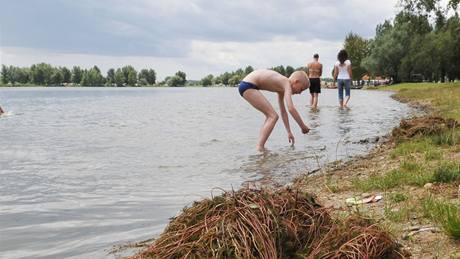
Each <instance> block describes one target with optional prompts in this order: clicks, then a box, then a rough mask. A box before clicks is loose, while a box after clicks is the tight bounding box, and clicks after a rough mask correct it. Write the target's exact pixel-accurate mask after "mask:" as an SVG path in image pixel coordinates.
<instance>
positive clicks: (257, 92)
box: [238, 69, 310, 151]
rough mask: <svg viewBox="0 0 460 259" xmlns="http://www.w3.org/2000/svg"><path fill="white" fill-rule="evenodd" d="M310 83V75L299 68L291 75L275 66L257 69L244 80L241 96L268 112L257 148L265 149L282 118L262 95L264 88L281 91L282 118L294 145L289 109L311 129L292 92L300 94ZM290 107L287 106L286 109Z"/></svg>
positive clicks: (293, 115) (303, 130)
mask: <svg viewBox="0 0 460 259" xmlns="http://www.w3.org/2000/svg"><path fill="white" fill-rule="evenodd" d="M309 86H310V81H309V80H308V76H307V74H306V73H305V72H303V71H296V72H294V73H292V74H291V76H290V77H289V78H287V77H285V76H283V75H281V74H280V73H278V72H275V71H273V70H266V69H262V70H256V71H253V72H251V73H249V74H248V75H247V76H246V77H245V78H244V79H243V81H241V82H240V85H239V87H238V90H239V92H240V95H241V97H243V98H244V99H245V100H246V101H248V102H249V103H250V104H251V105H252V106H253V107H254V108H256V109H257V110H259V111H260V112H262V113H263V114H264V115H265V122H264V124H263V125H262V128H261V129H260V136H259V142H258V144H257V150H259V151H263V150H264V149H265V142H267V139H268V137H269V136H270V133H271V132H272V130H273V128H274V127H275V124H276V122H277V121H278V118H279V115H278V114H277V113H276V112H275V109H273V107H272V105H271V104H270V103H269V102H268V100H267V99H266V98H265V97H264V96H263V95H262V93H261V90H265V91H268V92H274V93H277V94H278V104H279V107H280V113H281V118H282V120H283V123H284V127H285V128H286V131H287V134H288V140H289V142H290V143H291V144H292V145H294V135H293V134H292V132H291V127H290V126H289V118H288V113H287V111H289V113H290V114H291V116H292V118H294V120H295V121H296V122H297V124H298V125H299V127H300V129H301V130H302V133H303V134H307V133H308V132H309V131H310V129H309V128H308V127H307V125H305V123H304V122H303V120H302V117H301V116H300V114H299V112H297V109H296V108H295V106H294V103H293V102H292V95H294V94H300V93H301V92H302V91H304V90H306V89H307V88H308V87H309ZM286 107H287V109H286Z"/></svg>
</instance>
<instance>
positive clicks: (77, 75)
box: [70, 66, 83, 84]
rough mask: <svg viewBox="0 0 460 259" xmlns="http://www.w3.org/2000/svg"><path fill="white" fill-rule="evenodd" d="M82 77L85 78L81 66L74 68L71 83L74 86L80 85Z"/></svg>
mask: <svg viewBox="0 0 460 259" xmlns="http://www.w3.org/2000/svg"><path fill="white" fill-rule="evenodd" d="M82 76H83V71H82V69H81V68H80V67H79V66H74V67H73V68H72V76H71V77H70V81H71V82H72V83H74V84H80V83H81V79H82Z"/></svg>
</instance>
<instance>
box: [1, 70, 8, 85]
mask: <svg viewBox="0 0 460 259" xmlns="http://www.w3.org/2000/svg"><path fill="white" fill-rule="evenodd" d="M1 76H2V78H1V81H2V84H5V85H6V84H8V82H9V71H8V67H7V66H5V65H2V70H1Z"/></svg>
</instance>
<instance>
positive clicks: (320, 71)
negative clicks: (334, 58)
mask: <svg viewBox="0 0 460 259" xmlns="http://www.w3.org/2000/svg"><path fill="white" fill-rule="evenodd" d="M322 76H323V64H321V65H320V66H319V77H322Z"/></svg>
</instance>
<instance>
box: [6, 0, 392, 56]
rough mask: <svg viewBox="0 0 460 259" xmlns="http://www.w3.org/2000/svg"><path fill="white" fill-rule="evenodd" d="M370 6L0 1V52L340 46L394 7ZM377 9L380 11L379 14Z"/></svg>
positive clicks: (349, 1) (152, 52) (272, 1)
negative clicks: (286, 42) (280, 43)
mask: <svg viewBox="0 0 460 259" xmlns="http://www.w3.org/2000/svg"><path fill="white" fill-rule="evenodd" d="M385 2H386V3H381V2H379V3H378V4H377V3H375V2H374V1H367V0H343V1H336V0H323V1H311V0H304V1H300V0H288V1H276V0H266V1H250V0H234V1H205V0H189V1H185V0H155V1H152V0H132V1H122V0H99V1H90V0H82V1H71V0H40V1H37V0H36V1H34V0H29V1H26V0H15V1H4V0H2V1H1V2H0V3H1V9H2V10H3V11H2V15H1V16H0V24H1V26H2V27H1V33H2V37H1V39H2V40H1V45H2V46H4V47H25V48H36V49H47V50H52V51H55V52H60V53H80V54H97V55H110V56H152V57H184V56H186V55H187V54H188V53H189V51H190V48H191V42H192V41H194V40H198V41H208V42H244V43H250V42H264V41H271V40H273V39H275V38H278V39H279V38H283V37H284V38H289V39H294V40H297V41H308V40H312V39H321V40H328V41H342V40H343V38H344V36H345V35H346V34H347V33H348V32H350V31H354V32H357V33H359V34H361V35H363V36H365V37H370V36H372V35H373V33H374V29H375V26H376V25H377V23H378V22H382V21H383V19H385V18H389V17H391V15H392V14H393V11H392V10H393V9H394V2H395V0H392V1H388V2H387V1H385ZM376 5H379V8H378V9H376V7H375V6H376Z"/></svg>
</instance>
